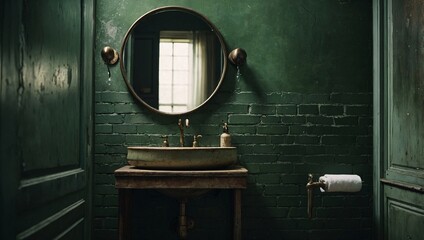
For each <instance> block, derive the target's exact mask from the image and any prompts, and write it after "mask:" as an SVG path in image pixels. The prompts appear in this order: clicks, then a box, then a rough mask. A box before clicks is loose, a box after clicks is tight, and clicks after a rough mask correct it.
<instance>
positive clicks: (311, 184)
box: [306, 173, 325, 218]
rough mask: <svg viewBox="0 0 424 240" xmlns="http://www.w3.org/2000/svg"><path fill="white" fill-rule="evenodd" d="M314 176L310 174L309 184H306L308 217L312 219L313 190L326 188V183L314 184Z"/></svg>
mask: <svg viewBox="0 0 424 240" xmlns="http://www.w3.org/2000/svg"><path fill="white" fill-rule="evenodd" d="M313 178H314V176H313V175H312V174H311V173H310V174H308V183H307V184H306V191H307V192H308V217H309V218H312V208H313V203H312V200H313V190H314V188H325V183H323V182H319V181H318V182H314V180H313Z"/></svg>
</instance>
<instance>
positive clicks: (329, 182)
mask: <svg viewBox="0 0 424 240" xmlns="http://www.w3.org/2000/svg"><path fill="white" fill-rule="evenodd" d="M319 181H320V182H322V183H324V184H325V187H324V188H320V190H321V192H359V191H360V190H361V188H362V179H361V177H360V176H358V175H350V174H325V175H324V176H321V177H320V178H319Z"/></svg>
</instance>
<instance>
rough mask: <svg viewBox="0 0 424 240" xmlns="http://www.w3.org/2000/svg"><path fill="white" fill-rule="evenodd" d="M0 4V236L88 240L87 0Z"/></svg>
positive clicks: (90, 16) (90, 17) (90, 8)
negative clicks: (0, 132)
mask: <svg viewBox="0 0 424 240" xmlns="http://www.w3.org/2000/svg"><path fill="white" fill-rule="evenodd" d="M0 7H1V9H0V12H1V13H2V15H0V16H1V21H0V23H1V24H2V25H1V32H2V34H1V35H0V36H1V43H2V44H1V47H0V50H1V51H0V59H1V63H2V64H1V65H0V70H1V71H0V73H1V82H0V94H1V95H0V97H1V105H0V106H1V107H0V113H1V116H2V118H1V121H0V122H1V131H2V134H1V142H2V144H1V146H0V148H1V151H0V156H1V161H0V170H1V171H0V172H1V173H2V174H0V183H1V186H2V188H1V192H0V193H1V199H0V204H1V207H2V208H1V210H2V211H1V215H0V217H1V220H2V222H1V231H0V239H89V237H90V231H91V223H90V221H91V219H90V218H91V216H90V214H91V209H90V205H91V204H90V191H91V187H90V185H89V184H90V182H91V170H90V166H91V165H90V158H91V140H92V136H91V134H92V112H91V111H92V107H91V101H92V92H91V90H92V82H91V80H92V67H93V64H92V61H93V58H92V57H93V53H92V47H93V45H92V44H93V40H94V38H93V37H94V35H93V34H94V29H93V25H94V3H93V1H92V0H85V1H56V0H43V1H24V0H18V1H12V0H7V1H1V3H0Z"/></svg>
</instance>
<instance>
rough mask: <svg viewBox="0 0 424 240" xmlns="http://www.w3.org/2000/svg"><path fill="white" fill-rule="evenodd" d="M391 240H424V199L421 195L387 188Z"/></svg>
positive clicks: (388, 227)
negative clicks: (423, 238) (423, 239)
mask: <svg viewBox="0 0 424 240" xmlns="http://www.w3.org/2000/svg"><path fill="white" fill-rule="evenodd" d="M384 192H385V199H386V206H387V231H388V233H387V236H388V238H387V239H389V240H391V239H392V240H398V239H422V237H423V236H422V234H423V226H424V198H423V197H422V194H421V193H418V192H411V191H406V190H404V189H399V188H394V187H390V186H386V187H385V191H384Z"/></svg>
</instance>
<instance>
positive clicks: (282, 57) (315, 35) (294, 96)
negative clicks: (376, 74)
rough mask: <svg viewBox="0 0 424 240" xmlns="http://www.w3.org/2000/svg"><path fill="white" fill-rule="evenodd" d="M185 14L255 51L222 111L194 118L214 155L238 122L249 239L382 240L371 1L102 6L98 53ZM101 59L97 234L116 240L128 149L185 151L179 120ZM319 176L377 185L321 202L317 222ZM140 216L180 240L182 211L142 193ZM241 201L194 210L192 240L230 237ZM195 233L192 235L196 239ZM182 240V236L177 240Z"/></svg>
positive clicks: (221, 97) (225, 95)
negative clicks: (142, 27)
mask: <svg viewBox="0 0 424 240" xmlns="http://www.w3.org/2000/svg"><path fill="white" fill-rule="evenodd" d="M166 5H179V6H185V7H189V8H192V9H194V10H196V11H198V12H200V13H201V14H204V15H205V16H207V17H208V18H209V19H210V20H211V21H212V22H213V23H214V24H215V25H216V26H217V28H218V29H219V30H220V31H221V33H222V35H223V37H224V38H225V41H226V43H227V48H228V49H230V50H231V49H233V48H236V47H242V48H244V49H245V50H246V51H247V54H248V61H247V65H245V66H244V67H243V68H242V74H243V75H242V77H241V78H240V79H237V78H236V71H235V69H234V68H233V67H232V66H229V70H228V72H227V75H226V78H225V83H224V85H223V86H222V88H221V89H220V90H219V92H218V93H217V95H216V96H215V97H214V98H212V100H211V102H209V103H208V104H206V105H205V106H204V107H203V108H202V109H200V110H199V111H196V112H194V113H191V114H189V115H186V116H182V117H184V118H185V117H188V118H190V120H191V125H192V127H191V128H190V129H189V130H188V134H194V133H200V134H202V135H203V136H204V138H203V139H202V143H203V144H204V145H214V146H217V145H218V143H219V134H220V131H221V130H220V127H219V124H220V123H221V122H222V121H227V122H229V125H230V132H231V134H232V136H233V143H234V145H235V146H237V148H238V153H239V161H240V164H242V165H243V166H245V167H247V168H248V170H249V172H250V174H249V186H248V189H247V190H246V191H244V193H243V210H242V211H243V235H244V239H266V238H269V239H324V238H325V239H370V238H371V201H372V199H371V192H372V186H371V182H372V155H371V153H372V140H371V139H372V136H371V134H372V129H371V126H372V118H371V117H372V105H371V104H372V95H371V92H372V84H371V83H372V62H371V61H372V49H371V47H372V45H371V44H372V32H371V29H372V25H371V24H372V21H371V17H372V16H371V15H372V13H371V10H372V6H371V2H370V1H368V0H320V1H317V0H309V1H288V0H287V1H282V0H272V1H270V0H268V1H266V3H264V1H258V0H245V1H227V0H216V1H213V2H211V1H205V0H198V1H177V0H167V1H153V0H147V1H135V0H126V1H115V2H109V1H108V2H105V1H97V8H96V15H97V18H96V26H97V29H96V30H97V32H96V34H97V35H96V48H95V51H96V53H99V52H100V49H101V48H102V47H103V46H105V45H110V46H112V47H115V48H117V49H120V45H121V41H122V40H123V37H124V35H125V32H126V30H127V29H128V28H129V27H130V25H131V24H132V22H133V21H135V20H136V19H137V18H138V17H139V16H141V15H143V14H145V13H146V12H148V11H150V10H152V9H154V8H156V7H160V6H166ZM111 70H112V78H113V80H112V85H111V86H107V85H106V80H107V70H106V67H105V66H104V64H103V63H102V62H101V59H100V55H98V57H97V58H96V68H95V71H96V79H95V84H96V105H95V109H96V137H95V144H96V145H95V146H96V150H95V186H94V213H95V222H94V228H95V232H94V236H97V237H98V238H99V239H107V238H110V239H115V238H116V227H117V195H116V194H117V192H116V190H115V189H114V185H113V184H114V177H113V171H114V170H115V169H117V168H118V167H120V166H122V165H124V164H126V162H125V154H126V147H127V146H131V145H152V146H158V145H159V144H160V141H161V140H160V136H161V135H162V134H167V135H171V136H170V144H171V145H176V144H177V142H178V127H177V121H178V117H166V116H161V115H158V114H154V113H151V112H149V111H147V109H145V108H144V107H142V106H139V105H138V104H137V103H136V102H135V101H134V99H133V98H132V97H131V95H130V94H129V93H128V91H127V88H126V86H125V83H124V81H123V79H122V76H121V73H120V70H119V67H114V68H112V69H111ZM309 172H311V173H314V174H316V176H319V175H321V174H324V173H355V174H360V175H361V176H362V178H363V180H364V181H365V184H364V187H363V190H362V191H361V192H359V193H354V194H321V193H318V192H316V193H317V194H316V197H315V199H314V204H315V212H314V213H315V215H316V217H315V218H314V219H312V220H309V219H307V216H306V200H307V198H306V189H305V185H306V181H307V174H308V173H309ZM136 200H137V202H138V203H140V204H139V206H138V209H137V211H136V212H137V213H141V212H143V214H145V216H148V217H149V220H148V221H147V220H145V219H144V220H143V219H142V216H141V214H136V216H135V217H134V221H135V224H137V225H136V226H138V227H139V228H137V230H135V231H136V232H135V233H136V234H137V235H140V234H141V233H143V234H145V235H146V236H147V238H146V239H173V237H172V236H175V235H174V234H175V233H174V232H173V230H171V229H170V227H169V226H170V224H171V223H172V222H173V221H174V220H175V217H176V216H177V203H176V201H174V200H172V199H167V198H166V197H163V196H162V195H160V194H158V193H155V192H153V191H145V192H143V191H140V192H138V193H137V194H136ZM230 202H231V201H230V199H229V194H228V193H227V192H225V191H223V192H212V193H210V194H208V195H206V196H205V197H202V198H200V199H196V200H194V201H193V202H192V204H191V205H190V203H189V207H188V208H189V210H188V211H189V212H190V215H191V216H193V217H194V218H195V221H196V228H195V229H194V230H192V231H191V232H190V233H189V236H191V239H230V237H231V233H230V228H231V225H230V224H231V219H230V213H229V212H230V210H231V204H230ZM190 234H191V235H190ZM174 238H175V237H174Z"/></svg>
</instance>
